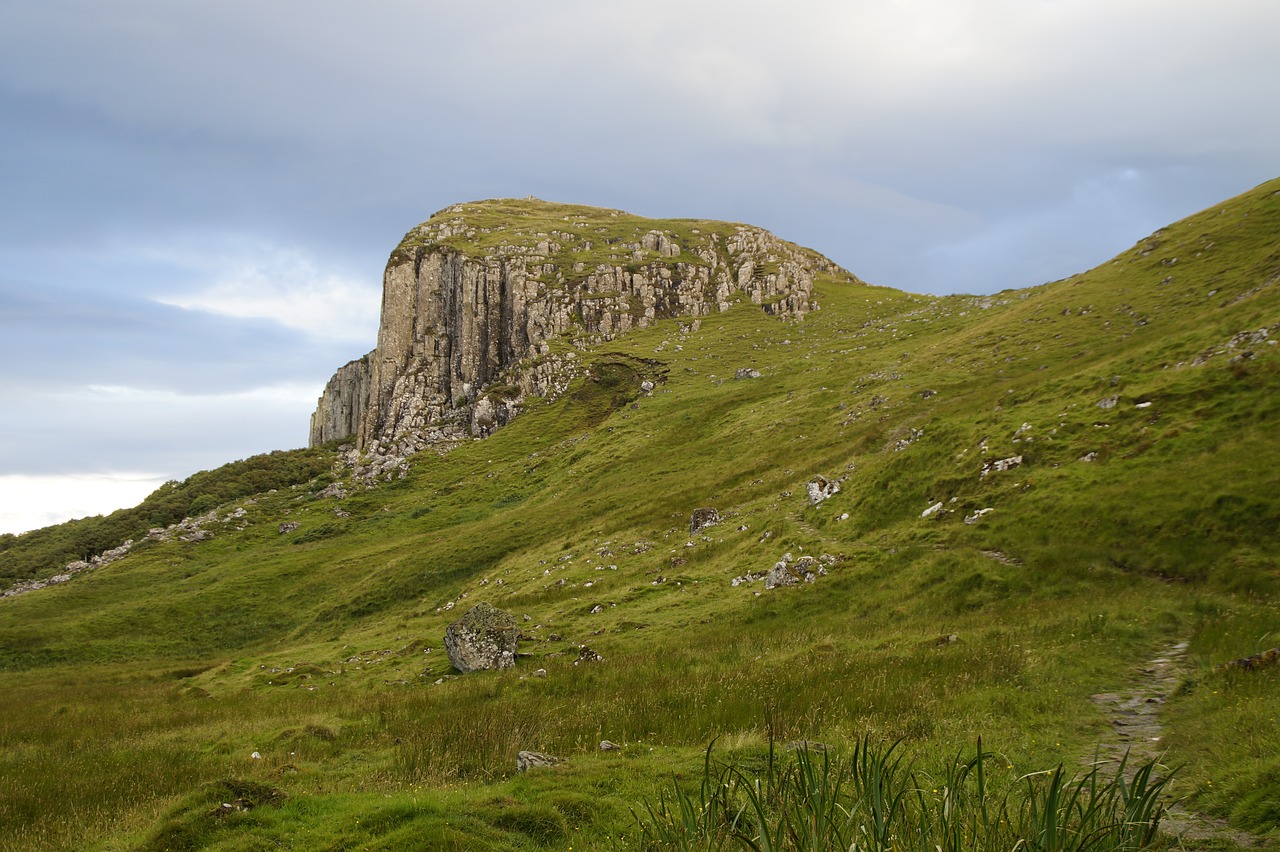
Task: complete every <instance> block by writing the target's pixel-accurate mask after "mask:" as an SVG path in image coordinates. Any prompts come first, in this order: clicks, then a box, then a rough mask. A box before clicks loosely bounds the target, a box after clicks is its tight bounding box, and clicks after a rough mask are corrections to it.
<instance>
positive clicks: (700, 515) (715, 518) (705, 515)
mask: <svg viewBox="0 0 1280 852" xmlns="http://www.w3.org/2000/svg"><path fill="white" fill-rule="evenodd" d="M718 523H720V513H719V512H717V511H716V510H715V509H712V508H705V509H694V510H693V514H692V515H691V516H690V517H689V535H695V534H696V533H697V532H698V530H701V529H705V528H707V527H713V526H715V525H716V524H718Z"/></svg>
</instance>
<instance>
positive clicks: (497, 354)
mask: <svg viewBox="0 0 1280 852" xmlns="http://www.w3.org/2000/svg"><path fill="white" fill-rule="evenodd" d="M822 276H826V277H828V278H831V279H833V280H838V281H846V282H849V283H860V282H858V281H857V279H856V278H854V277H853V276H852V275H850V274H849V273H848V272H846V271H845V270H843V269H841V268H840V267H838V266H836V265H835V264H834V263H832V262H831V261H830V260H828V259H827V258H825V257H822V256H821V255H819V254H817V253H816V252H813V251H809V250H807V249H803V248H800V247H798V246H796V245H793V244H791V243H788V242H785V241H783V240H780V239H778V238H777V237H775V236H773V235H772V234H770V233H769V232H768V231H765V230H762V229H760V228H756V227H752V226H750V225H740V224H732V223H727V222H715V221H706V220H698V219H645V218H641V217H639V216H634V215H631V214H629V213H624V212H622V211H619V210H609V209H603V208H596V207H583V206H577V205H568V204H555V203H551V202H546V201H539V200H537V199H525V200H511V199H502V200H492V201H480V202H473V203H468V204H457V205H454V206H452V207H449V208H447V209H445V210H442V211H440V212H439V213H436V214H435V215H434V216H432V217H431V218H430V219H428V220H427V221H426V222H424V223H422V224H421V225H419V226H418V227H416V228H414V229H413V230H412V231H410V232H409V233H408V234H407V235H406V236H405V238H404V239H403V240H402V241H401V242H400V244H399V245H398V246H397V247H396V249H395V251H393V252H392V254H391V258H390V260H389V261H388V262H387V267H386V271H385V272H384V276H383V294H382V318H381V325H380V327H379V330H378V346H377V348H376V349H375V350H374V351H373V352H370V353H369V354H368V355H365V356H364V357H363V358H360V359H358V360H355V361H352V362H351V363H349V364H347V365H345V366H344V367H342V368H341V369H340V370H338V372H337V373H336V374H335V375H334V377H333V378H332V379H331V380H330V381H329V384H328V385H327V387H326V388H325V391H324V395H323V396H322V397H321V398H320V401H319V404H318V406H317V408H316V411H315V414H314V415H313V416H312V418H311V444H312V446H315V445H318V444H322V443H325V442H327V441H332V440H335V439H342V438H348V437H353V438H354V439H355V441H356V445H357V447H358V448H359V449H362V450H367V451H370V452H376V451H382V452H395V453H398V454H400V455H407V454H410V453H413V452H415V451H417V450H419V449H421V448H422V447H423V446H425V445H427V444H433V443H439V442H441V441H450V440H456V439H457V438H459V437H463V436H467V435H470V436H482V435H485V434H488V432H489V431H491V430H492V429H493V428H495V427H496V426H500V425H502V424H504V423H506V422H508V421H509V420H510V419H511V417H512V416H514V414H515V413H516V412H517V411H518V410H519V409H520V407H521V405H522V404H523V402H524V400H525V399H526V398H527V397H529V396H536V397H544V398H545V397H551V396H555V395H557V394H559V393H562V392H563V391H564V389H565V388H566V387H567V385H568V383H569V381H570V380H571V379H572V378H573V377H574V375H575V374H576V370H575V366H576V365H575V360H574V358H573V356H572V354H571V353H569V352H567V351H566V347H565V346H564V345H562V344H563V343H564V342H566V341H569V340H572V341H575V342H577V343H579V344H582V343H585V342H597V343H598V342H602V341H605V340H610V339H612V338H614V337H616V336H617V335H619V334H623V333H626V332H628V331H630V330H632V329H640V328H647V327H649V326H651V325H653V323H655V322H656V321H658V320H660V319H665V318H671V317H689V318H700V317H705V316H708V315H711V314H714V313H720V312H723V311H727V310H729V308H730V307H732V306H733V305H734V304H736V303H738V302H740V301H744V300H745V301H750V302H752V303H754V304H757V305H760V306H761V307H762V308H763V309H764V311H765V312H766V313H768V314H772V315H775V316H780V317H803V316H804V315H805V314H806V313H807V312H808V311H810V310H812V309H813V308H815V307H816V303H815V302H814V301H813V287H814V282H815V280H816V279H818V278H819V277H822Z"/></svg>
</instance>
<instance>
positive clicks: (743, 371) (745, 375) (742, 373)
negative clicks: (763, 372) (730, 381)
mask: <svg viewBox="0 0 1280 852" xmlns="http://www.w3.org/2000/svg"><path fill="white" fill-rule="evenodd" d="M733 377H734V378H735V379H758V378H760V371H759V370H753V369H751V368H750V367H742V368H740V369H739V370H738V371H737V372H736V373H734V374H733Z"/></svg>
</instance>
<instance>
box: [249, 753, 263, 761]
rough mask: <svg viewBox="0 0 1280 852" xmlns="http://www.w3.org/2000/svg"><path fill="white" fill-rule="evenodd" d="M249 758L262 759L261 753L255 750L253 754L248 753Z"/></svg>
mask: <svg viewBox="0 0 1280 852" xmlns="http://www.w3.org/2000/svg"><path fill="white" fill-rule="evenodd" d="M249 759H250V760H262V755H261V754H259V753H258V752H256V751H255V752H254V753H253V754H251V755H249Z"/></svg>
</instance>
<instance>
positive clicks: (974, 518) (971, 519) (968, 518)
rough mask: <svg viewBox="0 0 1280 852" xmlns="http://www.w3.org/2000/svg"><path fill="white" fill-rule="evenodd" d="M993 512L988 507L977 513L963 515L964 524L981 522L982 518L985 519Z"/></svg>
mask: <svg viewBox="0 0 1280 852" xmlns="http://www.w3.org/2000/svg"><path fill="white" fill-rule="evenodd" d="M994 511H995V509H993V508H991V507H990V506H988V507H987V508H985V509H979V510H978V511H976V512H974V513H973V514H972V515H965V516H964V522H965V523H966V524H970V525H972V524H976V523H977V522H978V521H980V520H982V519H983V518H985V517H986V516H987V515H989V514H991V513H992V512H994Z"/></svg>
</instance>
